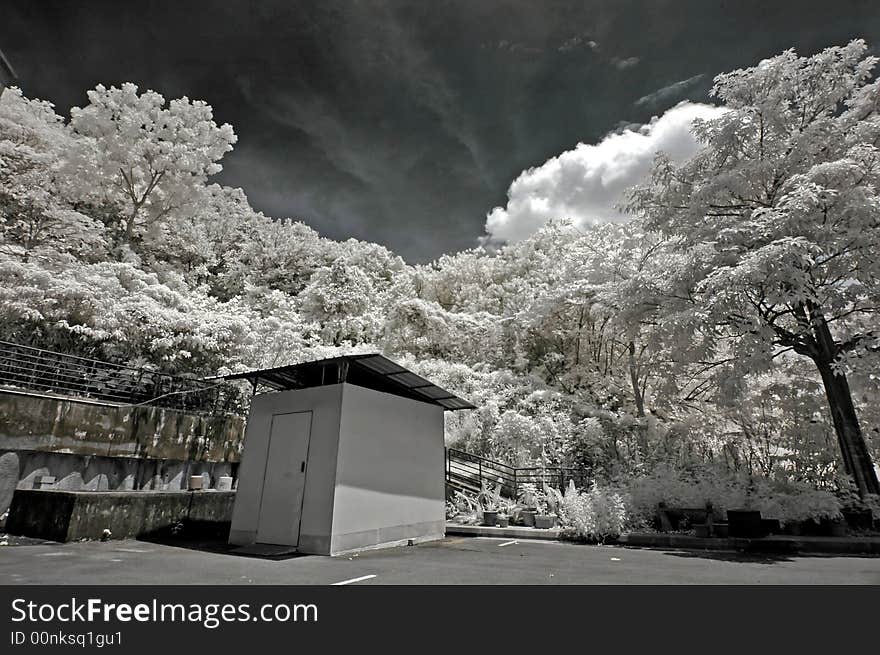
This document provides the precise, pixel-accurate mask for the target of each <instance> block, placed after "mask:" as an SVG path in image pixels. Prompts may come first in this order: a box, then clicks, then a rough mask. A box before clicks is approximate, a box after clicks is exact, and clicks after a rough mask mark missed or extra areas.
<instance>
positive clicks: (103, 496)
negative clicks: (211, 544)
mask: <svg viewBox="0 0 880 655" xmlns="http://www.w3.org/2000/svg"><path fill="white" fill-rule="evenodd" d="M234 501H235V492H232V491H108V492H103V493H95V492H89V491H54V490H43V489H18V490H16V492H15V495H14V496H13V499H12V505H11V506H10V508H9V517H8V518H7V519H6V532H8V533H9V534H15V535H21V536H25V537H34V538H37V539H48V540H51V541H77V540H80V539H100V538H101V535H102V533H103V531H104V529H105V528H106V529H109V530H110V531H111V532H112V538H113V539H126V538H135V537H149V536H153V535H157V536H158V535H164V534H171V533H173V532H176V531H178V530H190V531H193V530H197V531H198V532H200V533H203V534H204V533H206V532H211V533H212V535H211V536H217V537H221V538H225V536H226V535H227V534H228V532H229V524H230V521H231V519H232V506H233V503H234Z"/></svg>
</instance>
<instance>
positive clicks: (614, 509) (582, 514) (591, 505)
mask: <svg viewBox="0 0 880 655" xmlns="http://www.w3.org/2000/svg"><path fill="white" fill-rule="evenodd" d="M561 510H562V512H561V516H560V521H561V525H562V526H563V528H567V529H568V530H567V531H570V532H573V533H574V534H575V535H576V536H578V537H580V538H583V539H591V540H592V539H596V540H598V541H604V540H605V539H607V538H608V537H617V536H619V535H620V534H621V533H622V532H624V530H625V529H626V525H627V510H626V499H625V497H624V496H623V494H621V493H619V492H617V491H615V490H613V489H610V488H606V489H602V488H600V487H599V485H598V484H596V483H595V482H594V483H593V485H592V487H590V489H589V490H587V491H578V490H577V489H576V488H575V486H574V484H569V486H568V488H567V489H566V491H565V494H564V495H563V497H562V507H561Z"/></svg>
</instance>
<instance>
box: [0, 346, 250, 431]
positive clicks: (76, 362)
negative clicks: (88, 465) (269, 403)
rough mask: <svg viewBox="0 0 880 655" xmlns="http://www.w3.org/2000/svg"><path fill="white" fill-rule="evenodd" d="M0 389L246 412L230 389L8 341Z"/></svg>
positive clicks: (0, 362)
mask: <svg viewBox="0 0 880 655" xmlns="http://www.w3.org/2000/svg"><path fill="white" fill-rule="evenodd" d="M0 386H5V387H11V388H14V389H23V390H32V391H42V392H52V393H58V394H61V395H72V396H82V397H87V398H90V399H95V400H103V401H108V402H114V403H119V404H128V405H155V406H160V407H169V408H174V409H184V410H188V411H195V412H199V413H211V414H242V413H243V412H244V410H245V408H246V395H245V394H242V393H241V392H240V390H239V389H238V388H237V387H236V386H235V385H232V384H228V383H214V384H211V383H207V382H203V381H201V380H195V379H192V378H185V377H181V376H176V375H170V374H168V373H161V372H158V371H152V370H150V369H144V368H135V367H133V366H127V365H124V364H116V363H113V362H105V361H101V360H97V359H88V358H86V357H80V356H78V355H70V354H67V353H60V352H55V351H52V350H45V349H42V348H36V347H34V346H26V345H23V344H17V343H10V342H8V341H0Z"/></svg>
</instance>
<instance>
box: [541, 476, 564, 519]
mask: <svg viewBox="0 0 880 655" xmlns="http://www.w3.org/2000/svg"><path fill="white" fill-rule="evenodd" d="M537 501H538V513H537V514H536V515H535V527H536V528H538V529H541V530H548V529H550V528H552V527H553V526H555V525H556V517H557V514H558V512H559V507H560V505H561V503H562V494H560V493H559V492H558V491H556V489H554V488H553V487H550V486H548V485H547V484H546V483H545V484H544V489H543V491H541V492H539V493H538V495H537Z"/></svg>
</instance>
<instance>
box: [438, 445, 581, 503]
mask: <svg viewBox="0 0 880 655" xmlns="http://www.w3.org/2000/svg"><path fill="white" fill-rule="evenodd" d="M569 480H574V483H575V485H576V486H578V487H585V486H586V485H587V484H589V482H590V480H589V477H588V476H587V472H586V471H584V470H583V469H577V468H568V467H560V466H547V467H540V466H533V467H522V468H519V467H514V466H509V465H507V464H503V463H501V462H496V461H494V460H491V459H486V458H485V457H480V456H479V455H473V454H471V453H466V452H464V451H463V450H456V449H455V448H447V449H446V482H448V483H449V484H451V485H452V486H455V487H459V488H461V489H466V490H469V491H472V492H479V491H480V490H482V488H483V483H484V482H485V483H487V484H497V483H498V482H500V483H501V494H502V495H504V496H506V497H508V498H514V499H515V498H517V497H518V495H519V492H520V490H521V489H522V486H523V485H524V484H527V483H531V484H534V485H536V486H538V488H541V487H542V486H543V483H546V484H548V485H549V486H551V487H556V488H557V489H560V490H563V489H565V487H566V485H568V482H569Z"/></svg>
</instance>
